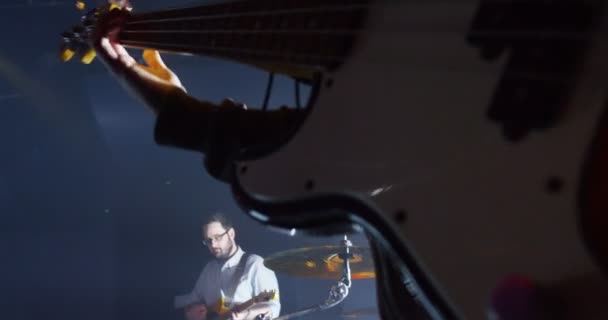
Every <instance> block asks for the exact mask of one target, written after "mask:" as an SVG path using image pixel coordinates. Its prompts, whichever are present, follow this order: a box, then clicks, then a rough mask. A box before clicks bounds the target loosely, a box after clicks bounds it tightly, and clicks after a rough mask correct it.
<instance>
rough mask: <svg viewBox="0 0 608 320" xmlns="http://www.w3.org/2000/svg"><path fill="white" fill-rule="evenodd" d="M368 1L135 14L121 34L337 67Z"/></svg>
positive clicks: (282, 2) (185, 48)
mask: <svg viewBox="0 0 608 320" xmlns="http://www.w3.org/2000/svg"><path fill="white" fill-rule="evenodd" d="M368 2H369V0H351V1H348V0H246V1H234V2H229V3H221V4H214V5H209V6H199V7H194V8H188V9H172V10H163V11H161V12H150V13H143V14H135V15H134V17H133V19H130V20H129V22H128V23H127V24H126V25H125V27H124V29H123V30H122V32H121V33H120V34H119V41H120V42H122V43H125V44H133V45H135V44H137V45H138V46H145V44H146V43H148V44H150V45H151V46H158V45H160V44H165V45H166V46H165V47H164V48H166V49H168V50H172V51H178V52H180V48H182V49H181V52H186V53H196V54H209V55H218V54H230V56H229V57H230V58H243V59H244V58H246V59H248V60H252V61H254V62H255V61H267V60H269V59H270V58H272V59H278V60H280V61H277V62H281V63H298V64H305V65H311V66H317V67H324V68H327V69H332V68H335V67H337V66H338V65H339V63H340V61H341V60H343V59H344V58H346V56H347V54H348V53H349V51H350V47H351V45H352V42H353V41H354V37H355V35H356V31H357V30H358V29H360V28H361V26H362V24H363V22H364V18H365V13H366V8H367V7H366V6H367V4H368ZM156 48H157V49H161V48H159V47H156ZM191 50H195V51H196V52H191ZM206 50H208V52H207V51H206ZM281 57H282V58H281ZM294 57H297V58H294ZM323 57H326V58H323Z"/></svg>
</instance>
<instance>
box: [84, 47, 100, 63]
mask: <svg viewBox="0 0 608 320" xmlns="http://www.w3.org/2000/svg"><path fill="white" fill-rule="evenodd" d="M95 56H97V53H96V52H95V49H92V48H88V49H86V50H85V52H84V54H83V55H82V57H81V58H80V62H82V63H84V64H90V63H91V62H93V60H94V59H95Z"/></svg>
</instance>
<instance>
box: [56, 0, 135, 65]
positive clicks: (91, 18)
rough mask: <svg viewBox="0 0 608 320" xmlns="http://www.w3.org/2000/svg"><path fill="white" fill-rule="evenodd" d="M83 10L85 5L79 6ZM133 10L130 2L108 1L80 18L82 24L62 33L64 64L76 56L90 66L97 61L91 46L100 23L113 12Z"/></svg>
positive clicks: (62, 58) (61, 53)
mask: <svg viewBox="0 0 608 320" xmlns="http://www.w3.org/2000/svg"><path fill="white" fill-rule="evenodd" d="M77 7H78V8H79V9H83V8H84V6H83V5H80V6H79V5H78V4H77ZM115 10H127V11H130V10H131V6H130V5H129V2H128V1H126V0H108V3H107V4H106V5H104V6H102V7H99V8H95V9H92V10H90V11H88V12H87V13H86V14H84V15H83V16H82V17H81V18H80V23H78V24H76V25H74V26H73V27H72V28H71V29H70V30H68V31H64V32H62V33H61V45H60V51H59V59H61V61H62V62H67V61H69V60H71V59H72V58H73V57H74V56H75V55H76V56H79V57H80V61H81V62H82V63H84V64H89V63H91V62H92V61H93V59H95V56H96V54H95V50H94V49H93V48H92V46H91V42H90V41H91V40H92V39H93V36H94V35H95V32H96V28H97V26H98V23H99V21H100V20H101V19H102V18H103V17H104V16H105V15H107V14H108V13H109V12H111V11H115Z"/></svg>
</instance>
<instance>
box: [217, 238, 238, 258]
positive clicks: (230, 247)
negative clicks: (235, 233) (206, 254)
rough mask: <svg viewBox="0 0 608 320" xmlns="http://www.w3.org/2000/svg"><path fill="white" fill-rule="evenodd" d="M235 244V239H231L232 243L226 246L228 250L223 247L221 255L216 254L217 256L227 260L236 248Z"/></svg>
mask: <svg viewBox="0 0 608 320" xmlns="http://www.w3.org/2000/svg"><path fill="white" fill-rule="evenodd" d="M234 245H235V244H234V241H230V243H229V244H228V246H227V247H226V250H223V249H224V248H222V249H221V250H220V253H219V255H216V256H215V257H216V258H217V259H220V260H226V259H228V258H230V256H231V253H232V250H234Z"/></svg>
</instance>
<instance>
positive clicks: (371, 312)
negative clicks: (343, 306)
mask: <svg viewBox="0 0 608 320" xmlns="http://www.w3.org/2000/svg"><path fill="white" fill-rule="evenodd" d="M376 315H378V309H377V308H375V307H370V308H365V309H359V310H354V311H348V312H344V313H342V314H341V315H340V316H341V317H342V318H348V319H352V318H363V317H369V316H376Z"/></svg>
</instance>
